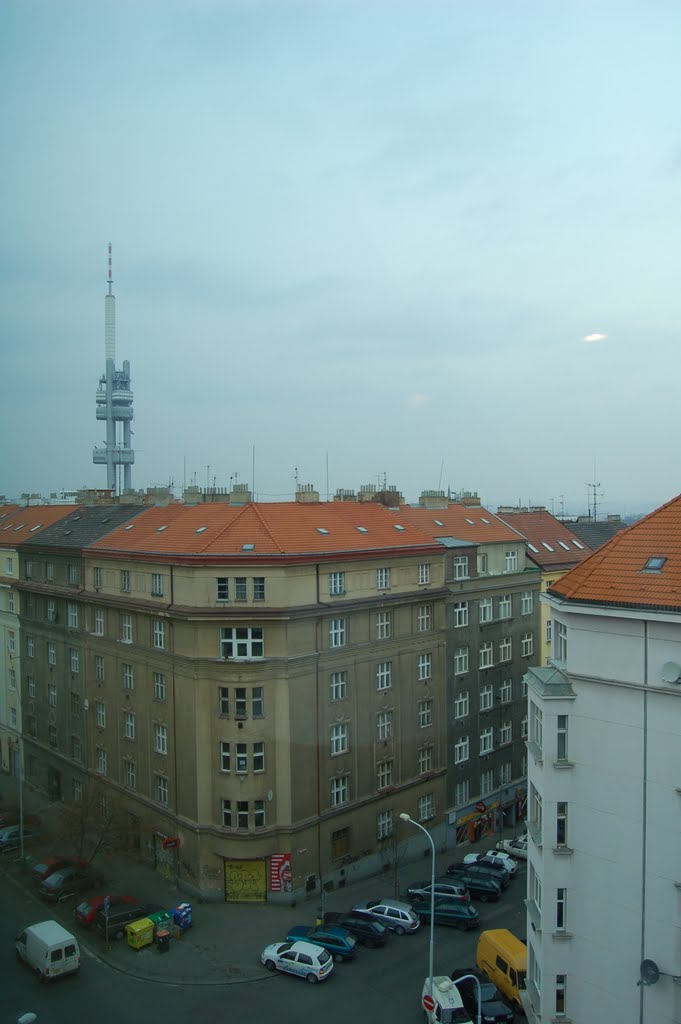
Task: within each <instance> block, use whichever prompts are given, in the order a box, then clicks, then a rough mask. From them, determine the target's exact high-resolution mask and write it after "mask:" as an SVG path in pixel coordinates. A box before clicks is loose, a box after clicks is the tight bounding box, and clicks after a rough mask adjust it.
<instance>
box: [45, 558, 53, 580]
mask: <svg viewBox="0 0 681 1024" xmlns="http://www.w3.org/2000/svg"><path fill="white" fill-rule="evenodd" d="M45 578H46V579H48V580H53V579H54V564H53V563H52V562H46V563H45Z"/></svg>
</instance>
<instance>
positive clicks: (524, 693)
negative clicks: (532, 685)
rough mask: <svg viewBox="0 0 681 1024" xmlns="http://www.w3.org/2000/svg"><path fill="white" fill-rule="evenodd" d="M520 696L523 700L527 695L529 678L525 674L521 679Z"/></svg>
mask: <svg viewBox="0 0 681 1024" xmlns="http://www.w3.org/2000/svg"><path fill="white" fill-rule="evenodd" d="M520 696H521V697H522V698H523V700H524V699H525V697H527V679H526V678H525V676H523V678H522V679H521V680H520Z"/></svg>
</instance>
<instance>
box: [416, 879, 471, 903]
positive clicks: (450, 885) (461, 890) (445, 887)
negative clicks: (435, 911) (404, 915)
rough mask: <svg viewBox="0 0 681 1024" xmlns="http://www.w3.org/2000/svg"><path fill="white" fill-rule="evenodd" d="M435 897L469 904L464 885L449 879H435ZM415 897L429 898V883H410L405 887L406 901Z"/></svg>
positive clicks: (467, 893) (427, 881)
mask: <svg viewBox="0 0 681 1024" xmlns="http://www.w3.org/2000/svg"><path fill="white" fill-rule="evenodd" d="M435 895H436V896H449V897H450V899H458V900H460V901H461V902H463V903H470V899H471V897H470V894H469V892H468V889H467V888H466V886H465V885H463V884H462V883H461V882H454V881H452V879H451V878H436V879H435ZM417 896H430V881H429V880H426V881H424V882H412V884H411V885H409V886H407V897H408V899H410V900H411V899H414V898H415V897H417Z"/></svg>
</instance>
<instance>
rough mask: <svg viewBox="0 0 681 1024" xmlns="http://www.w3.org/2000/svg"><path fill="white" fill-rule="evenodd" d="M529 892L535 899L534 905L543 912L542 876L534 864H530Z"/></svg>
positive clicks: (531, 897)
mask: <svg viewBox="0 0 681 1024" xmlns="http://www.w3.org/2000/svg"><path fill="white" fill-rule="evenodd" d="M529 894H530V899H531V900H533V901H534V905H535V906H536V908H537V910H538V911H539V912H540V913H541V878H540V877H539V875H538V874H537V872H536V871H535V869H534V865H533V864H530V885H529Z"/></svg>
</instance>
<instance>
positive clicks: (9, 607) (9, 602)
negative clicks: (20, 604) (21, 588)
mask: <svg viewBox="0 0 681 1024" xmlns="http://www.w3.org/2000/svg"><path fill="white" fill-rule="evenodd" d="M31 600H33V599H32V598H31ZM7 611H8V612H13V611H14V591H13V590H9V591H8V592H7Z"/></svg>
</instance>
